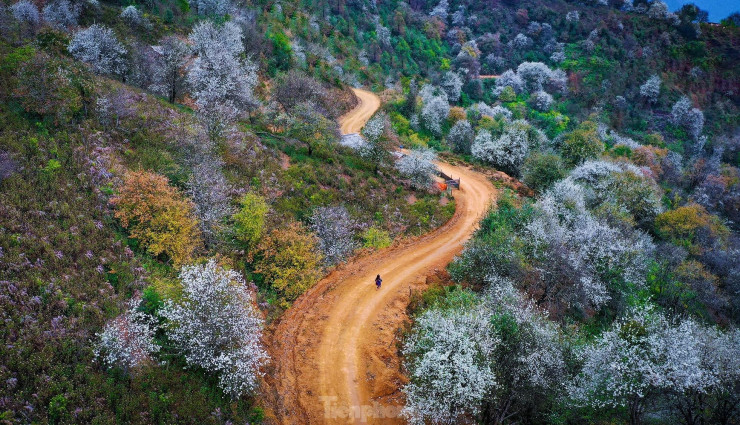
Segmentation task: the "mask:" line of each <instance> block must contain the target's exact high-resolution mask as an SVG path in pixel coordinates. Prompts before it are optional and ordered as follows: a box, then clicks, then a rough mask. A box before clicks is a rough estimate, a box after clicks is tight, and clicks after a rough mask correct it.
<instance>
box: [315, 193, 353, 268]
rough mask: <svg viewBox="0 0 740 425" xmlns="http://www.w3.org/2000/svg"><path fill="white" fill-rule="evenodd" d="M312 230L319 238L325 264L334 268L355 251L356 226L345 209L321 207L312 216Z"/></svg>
mask: <svg viewBox="0 0 740 425" xmlns="http://www.w3.org/2000/svg"><path fill="white" fill-rule="evenodd" d="M310 221H311V230H313V231H314V233H316V236H318V238H319V248H320V249H321V252H322V253H323V254H324V264H326V265H328V266H332V265H334V264H337V263H340V262H342V261H344V260H345V259H346V258H347V257H348V256H349V255H351V254H352V251H354V249H355V246H356V244H355V241H354V233H353V232H352V227H353V225H354V223H353V221H352V218H351V217H350V216H349V213H348V212H347V209H346V208H344V207H341V206H339V207H319V208H316V209H315V210H314V212H313V214H311V220H310Z"/></svg>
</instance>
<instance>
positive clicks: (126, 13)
mask: <svg viewBox="0 0 740 425" xmlns="http://www.w3.org/2000/svg"><path fill="white" fill-rule="evenodd" d="M121 19H123V20H124V21H126V22H127V23H128V24H129V25H132V26H136V25H140V24H141V23H142V22H143V20H144V17H143V16H141V13H140V12H139V9H137V8H136V6H134V5H129V6H126V7H124V8H123V10H122V11H121Z"/></svg>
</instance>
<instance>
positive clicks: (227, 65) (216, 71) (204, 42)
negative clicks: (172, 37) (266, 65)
mask: <svg viewBox="0 0 740 425" xmlns="http://www.w3.org/2000/svg"><path fill="white" fill-rule="evenodd" d="M241 38H242V32H241V29H240V28H239V27H238V26H237V25H236V24H234V23H232V22H226V23H225V24H224V25H223V26H222V27H216V26H215V25H214V24H213V23H211V22H210V21H205V22H201V23H200V24H198V25H196V26H195V28H194V29H193V32H192V33H191V34H190V40H191V41H192V43H193V48H194V51H195V52H196V54H197V57H196V58H195V60H194V61H193V63H192V64H191V66H190V69H189V71H188V76H187V81H188V83H189V85H190V87H191V92H192V95H193V97H194V98H195V101H196V104H197V106H198V110H199V113H200V115H201V117H202V118H203V120H204V121H205V123H206V125H207V126H208V128H209V132H211V133H214V132H219V131H220V130H221V128H222V127H223V125H224V124H226V123H228V122H230V121H232V120H234V119H235V118H237V117H238V116H239V115H240V114H241V113H242V112H243V111H245V110H246V109H247V108H248V107H249V106H251V105H252V104H254V103H255V99H254V95H253V89H254V87H255V86H256V85H257V67H256V66H255V65H254V64H253V63H252V62H251V61H249V60H245V59H243V58H241V55H242V53H243V52H244V46H243V44H242V42H241Z"/></svg>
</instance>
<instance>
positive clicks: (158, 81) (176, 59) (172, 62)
mask: <svg viewBox="0 0 740 425" xmlns="http://www.w3.org/2000/svg"><path fill="white" fill-rule="evenodd" d="M156 51H157V53H158V54H159V56H158V57H157V59H156V61H155V63H154V75H153V76H152V80H153V83H152V85H151V86H150V87H149V89H150V90H152V91H153V92H155V93H157V94H160V95H162V96H165V97H167V100H169V101H170V102H174V101H175V100H177V99H178V97H180V95H181V94H182V90H183V87H184V84H185V75H184V74H183V68H184V67H185V63H186V62H187V60H188V55H189V53H190V49H188V46H187V45H186V44H185V43H184V42H183V41H182V40H180V39H179V38H177V37H175V36H167V37H164V38H163V39H162V40H160V42H159V46H158V47H157V48H156Z"/></svg>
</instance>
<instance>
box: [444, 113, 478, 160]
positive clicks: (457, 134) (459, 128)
mask: <svg viewBox="0 0 740 425" xmlns="http://www.w3.org/2000/svg"><path fill="white" fill-rule="evenodd" d="M474 138H475V132H474V131H473V126H471V125H470V122H468V120H460V121H458V122H456V123H455V125H453V126H452V128H451V129H450V133H449V134H448V135H447V143H448V144H449V145H450V146H451V147H452V149H454V150H455V152H459V153H463V154H469V153H470V147H471V145H472V144H473V139H474Z"/></svg>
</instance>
